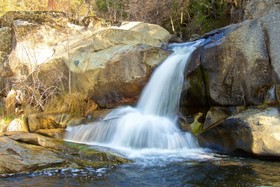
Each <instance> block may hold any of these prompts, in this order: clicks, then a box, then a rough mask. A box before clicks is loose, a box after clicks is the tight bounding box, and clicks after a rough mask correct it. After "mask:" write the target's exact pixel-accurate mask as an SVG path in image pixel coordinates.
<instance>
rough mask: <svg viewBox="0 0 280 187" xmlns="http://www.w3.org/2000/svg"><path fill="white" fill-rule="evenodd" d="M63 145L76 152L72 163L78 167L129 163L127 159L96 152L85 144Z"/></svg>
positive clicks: (69, 143) (66, 143) (67, 143)
mask: <svg viewBox="0 0 280 187" xmlns="http://www.w3.org/2000/svg"><path fill="white" fill-rule="evenodd" d="M64 144H65V145H66V146H68V147H70V148H73V149H75V150H76V154H77V155H76V156H74V157H73V158H72V159H73V162H75V163H76V164H77V165H78V166H80V167H93V168H98V167H104V166H111V165H119V164H124V163H130V162H131V161H130V160H128V159H125V158H121V157H119V156H116V155H113V154H110V153H105V152H100V151H97V150H95V149H94V148H92V147H91V146H89V145H86V144H77V143H71V142H65V143H64Z"/></svg>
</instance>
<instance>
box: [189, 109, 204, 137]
mask: <svg viewBox="0 0 280 187" xmlns="http://www.w3.org/2000/svg"><path fill="white" fill-rule="evenodd" d="M202 115H203V114H202V113H197V114H196V115H195V116H194V121H193V123H192V124H191V131H192V133H193V134H195V135H198V134H200V133H202V132H203V123H200V122H199V121H198V119H199V118H200V117H202Z"/></svg>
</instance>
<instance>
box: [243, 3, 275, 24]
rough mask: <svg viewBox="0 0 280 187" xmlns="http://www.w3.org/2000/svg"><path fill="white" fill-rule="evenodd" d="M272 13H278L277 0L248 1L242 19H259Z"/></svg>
mask: <svg viewBox="0 0 280 187" xmlns="http://www.w3.org/2000/svg"><path fill="white" fill-rule="evenodd" d="M273 12H280V1H279V0H254V1H248V3H246V6H245V7H244V19H254V18H261V17H263V16H266V15H268V14H270V13H273Z"/></svg>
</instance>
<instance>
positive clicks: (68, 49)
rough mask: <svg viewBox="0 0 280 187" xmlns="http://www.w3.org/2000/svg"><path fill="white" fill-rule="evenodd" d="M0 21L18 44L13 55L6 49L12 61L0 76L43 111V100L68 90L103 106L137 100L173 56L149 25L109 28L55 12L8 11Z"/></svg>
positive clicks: (164, 36)
mask: <svg viewBox="0 0 280 187" xmlns="http://www.w3.org/2000/svg"><path fill="white" fill-rule="evenodd" d="M0 22H1V23H2V26H5V27H3V28H1V29H2V30H3V33H6V32H7V33H8V34H9V35H8V34H7V37H6V40H8V39H9V38H11V36H10V35H11V34H10V33H13V36H12V38H13V41H14V46H13V50H12V51H9V50H8V49H10V48H8V47H7V48H5V49H3V51H5V54H6V53H7V54H8V55H6V56H8V58H7V59H6V61H5V66H4V65H2V66H0V67H3V68H2V69H0V74H1V73H2V74H3V75H5V78H6V77H7V76H8V77H9V79H10V80H12V81H11V84H13V85H14V87H16V88H17V89H20V90H25V91H26V92H28V96H27V97H28V98H32V99H33V98H36V99H33V101H29V102H30V103H32V104H33V105H36V104H37V105H38V106H39V108H40V110H44V104H45V101H40V99H41V100H42V98H50V96H52V95H54V94H64V93H65V92H71V93H74V92H77V93H80V94H81V95H82V96H83V97H84V96H85V95H86V97H87V98H88V99H91V100H93V101H95V102H96V103H97V104H98V105H99V106H100V107H114V106H117V105H119V104H121V103H125V102H134V101H135V99H136V98H137V97H138V96H139V94H140V91H141V89H142V88H143V86H144V85H145V83H146V81H147V80H148V77H149V75H150V74H151V71H152V69H153V68H155V67H156V66H157V65H158V64H159V63H161V62H162V61H163V60H164V59H165V58H166V57H167V56H168V54H169V52H168V51H166V50H164V49H162V48H161V46H162V45H163V44H164V43H167V42H168V41H169V39H170V37H171V35H170V34H169V33H168V31H166V30H165V29H164V28H162V27H160V26H158V25H153V24H148V23H141V22H124V23H122V24H120V25H119V26H110V24H109V26H108V23H109V22H106V21H102V20H100V19H96V20H94V21H92V22H91V23H89V24H87V25H80V24H76V22H74V21H73V20H71V19H69V18H67V16H66V15H65V14H60V13H52V12H50V13H48V12H30V13H28V12H9V13H7V14H6V15H4V16H3V17H2V19H1V20H0ZM10 30H12V32H8V31H10ZM4 31H5V32H4ZM0 33H1V32H0ZM5 36H6V35H5ZM9 41H10V40H9ZM0 42H1V41H0ZM5 43H7V42H5ZM8 44H9V45H8ZM7 45H8V46H9V47H11V45H10V43H7ZM0 49H1V50H2V48H0ZM4 67H5V68H4ZM6 67H7V68H6ZM8 70H9V72H8V73H9V74H8V73H6V72H7V71H8ZM3 78H4V77H3ZM1 89H3V88H1ZM63 92H64V93H63ZM38 95H43V97H41V98H40V97H39V98H38ZM34 102H35V104H34Z"/></svg>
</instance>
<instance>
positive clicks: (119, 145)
mask: <svg viewBox="0 0 280 187" xmlns="http://www.w3.org/2000/svg"><path fill="white" fill-rule="evenodd" d="M201 42H203V40H199V41H197V42H192V43H186V44H185V45H183V46H180V45H179V46H177V45H175V46H171V49H172V50H173V51H174V53H172V54H171V55H170V56H169V57H168V58H167V59H166V60H165V61H164V62H163V63H162V64H161V65H160V66H159V67H158V68H157V69H156V71H155V72H154V74H153V75H152V77H151V79H150V81H149V83H148V84H147V86H146V87H145V89H144V91H143V93H142V95H141V97H140V100H139V102H138V104H137V107H136V108H132V107H129V106H128V107H123V108H118V109H115V110H113V111H112V112H111V113H109V114H108V115H107V116H106V117H105V118H104V119H103V120H101V121H99V122H95V123H92V124H87V125H81V126H77V127H68V128H67V131H68V132H67V133H66V136H65V139H66V140H68V141H73V142H78V143H86V144H92V145H99V146H105V147H109V148H112V149H117V150H126V151H124V152H125V153H124V154H126V155H129V156H128V157H130V158H132V157H137V156H135V153H137V154H138V153H139V152H137V151H142V153H141V154H142V155H143V154H144V155H145V154H155V153H158V152H164V153H168V154H169V155H172V154H175V155H178V151H180V150H184V151H183V152H184V153H185V152H186V150H185V149H187V150H190V149H196V148H197V142H196V140H195V138H194V137H193V136H192V135H191V134H190V133H187V132H182V131H181V130H180V129H179V128H178V126H177V124H176V123H177V115H176V114H177V112H178V108H179V100H180V95H181V91H182V86H183V83H184V69H185V66H186V64H187V63H188V61H189V58H190V56H191V54H192V52H193V51H194V50H195V49H196V48H197V47H198V46H199V45H200V44H201ZM128 150H129V151H128Z"/></svg>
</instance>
